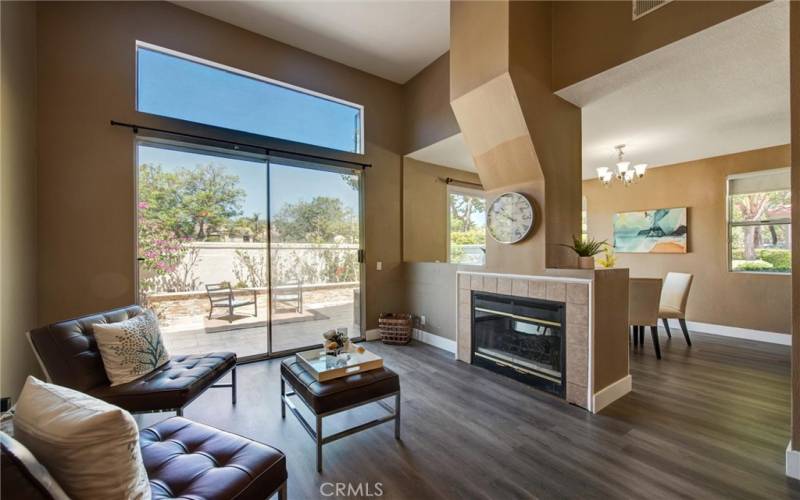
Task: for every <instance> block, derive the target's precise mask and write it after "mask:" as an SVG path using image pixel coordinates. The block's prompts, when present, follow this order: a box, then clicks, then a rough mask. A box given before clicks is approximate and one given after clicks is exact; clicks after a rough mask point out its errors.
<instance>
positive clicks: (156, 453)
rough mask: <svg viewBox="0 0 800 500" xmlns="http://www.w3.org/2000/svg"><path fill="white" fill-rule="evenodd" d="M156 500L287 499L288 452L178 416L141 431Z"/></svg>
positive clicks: (146, 463) (141, 443)
mask: <svg viewBox="0 0 800 500" xmlns="http://www.w3.org/2000/svg"><path fill="white" fill-rule="evenodd" d="M139 445H140V447H141V450H142V459H143V460H144V466H145V469H146V470H147V476H148V478H149V479H150V491H151V492H152V495H153V499H165V498H219V499H232V498H235V499H237V500H249V499H264V498H269V497H270V496H272V495H273V494H274V493H275V492H276V491H277V492H278V495H279V498H280V499H281V500H285V499H286V478H287V473H286V457H285V456H284V454H283V453H281V452H280V451H279V450H276V449H275V448H272V447H271V446H267V445H264V444H261V443H258V442H256V441H252V440H250V439H247V438H244V437H241V436H237V435H236V434H231V433H228V432H224V431H221V430H219V429H214V428H213V427H208V426H206V425H203V424H198V423H196V422H192V421H190V420H186V419H185V418H181V417H173V418H170V419H167V420H164V421H162V422H159V423H158V424H156V425H154V426H152V427H148V428H147V429H144V430H142V431H141V433H140V436H139Z"/></svg>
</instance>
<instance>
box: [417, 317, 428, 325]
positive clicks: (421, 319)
mask: <svg viewBox="0 0 800 500" xmlns="http://www.w3.org/2000/svg"><path fill="white" fill-rule="evenodd" d="M427 321H428V320H427V319H425V315H422V316H420V317H419V324H420V325H422V326H425V323H427Z"/></svg>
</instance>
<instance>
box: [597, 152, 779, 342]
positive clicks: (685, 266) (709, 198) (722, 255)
mask: <svg viewBox="0 0 800 500" xmlns="http://www.w3.org/2000/svg"><path fill="white" fill-rule="evenodd" d="M789 164H790V151H789V146H777V147H773V148H766V149H759V150H754V151H748V152H744V153H737V154H732V155H726V156H719V157H715V158H708V159H704V160H698V161H693V162H687V163H680V164H676V165H672V166H667V167H659V168H654V169H651V170H649V171H648V173H647V176H646V177H645V178H644V179H643V180H642V181H640V182H639V183H637V184H635V185H633V186H631V187H628V188H625V187H623V186H621V185H620V184H619V183H614V184H612V185H611V186H610V187H608V188H604V187H603V186H602V185H600V183H599V182H598V181H596V180H588V181H584V182H583V194H584V195H585V196H586V198H587V211H588V223H589V235H590V236H593V237H595V238H600V239H608V240H609V241H611V240H612V237H613V230H612V216H613V215H614V213H617V212H629V211H635V210H645V209H655V208H665V207H688V227H689V253H687V254H678V255H676V254H672V255H670V254H658V255H656V254H618V262H617V267H628V268H630V275H631V277H635V278H636V277H646V278H663V277H664V276H665V275H666V273H667V272H669V271H678V272H687V273H692V274H694V276H695V278H694V282H693V284H692V291H691V294H690V296H689V306H688V311H687V319H688V320H689V321H699V322H703V323H713V324H718V325H728V326H735V327H740V328H752V329H756V330H766V331H771V332H781V333H789V332H790V327H791V317H790V314H789V311H790V307H791V305H790V303H791V278H790V277H789V276H775V275H765V274H751V273H731V272H728V260H727V259H728V252H727V246H726V245H727V226H726V201H725V195H726V186H725V178H726V176H728V175H730V174H735V173H741V172H752V171H756V170H764V169H771V168H780V167H786V166H789Z"/></svg>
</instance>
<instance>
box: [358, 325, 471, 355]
mask: <svg viewBox="0 0 800 500" xmlns="http://www.w3.org/2000/svg"><path fill="white" fill-rule="evenodd" d="M365 336H366V339H367V340H368V341H370V340H380V339H381V331H380V330H378V329H377V328H373V329H372V330H367V331H366V332H365ZM411 336H412V337H414V339H416V340H419V341H420V342H422V343H425V344H430V345H432V346H433V347H438V348H439V349H443V350H445V351H447V352H451V353H453V354H455V353H456V341H455V340H450V339H446V338H444V337H442V336H440V335H434V334H433V333H430V332H426V331H425V330H420V329H419V328H414V331H413V332H412V334H411Z"/></svg>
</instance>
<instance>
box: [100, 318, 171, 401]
mask: <svg viewBox="0 0 800 500" xmlns="http://www.w3.org/2000/svg"><path fill="white" fill-rule="evenodd" d="M93 326H94V339H95V340H96V341H97V347H98V349H100V356H101V357H102V358H103V366H104V367H105V369H106V375H108V379H109V380H110V381H111V385H112V386H114V385H120V384H124V383H126V382H130V381H131V380H136V379H137V378H139V377H142V376H144V375H147V374H148V373H150V372H152V371H153V370H155V369H156V368H158V367H159V366H161V365H163V364H164V363H166V362H167V361H169V353H167V349H166V348H165V347H164V342H163V341H162V340H161V330H159V328H158V319H157V318H156V315H155V313H153V311H150V310H147V311H144V312H142V313H140V314H137V315H136V316H134V317H132V318H129V319H126V320H125V321H120V322H119V323H96V324H95V325H93Z"/></svg>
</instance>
